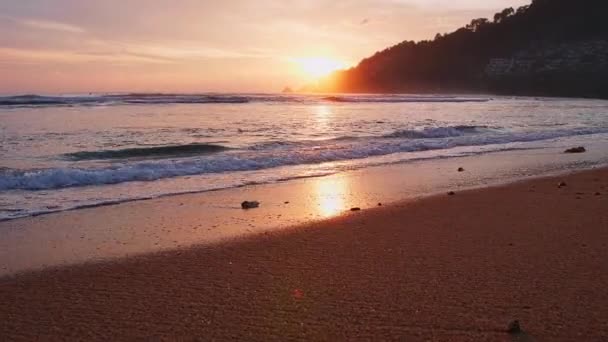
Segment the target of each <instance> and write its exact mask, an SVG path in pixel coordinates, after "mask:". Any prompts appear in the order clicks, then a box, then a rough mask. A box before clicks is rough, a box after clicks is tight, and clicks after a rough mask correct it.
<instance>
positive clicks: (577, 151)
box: [564, 146, 587, 153]
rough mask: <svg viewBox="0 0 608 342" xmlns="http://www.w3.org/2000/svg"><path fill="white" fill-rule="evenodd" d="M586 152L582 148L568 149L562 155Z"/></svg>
mask: <svg viewBox="0 0 608 342" xmlns="http://www.w3.org/2000/svg"><path fill="white" fill-rule="evenodd" d="M585 152H587V150H586V149H585V148H584V147H583V146H579V147H573V148H569V149H567V150H565V151H564V153H585Z"/></svg>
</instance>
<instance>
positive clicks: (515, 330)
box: [507, 320, 522, 334]
mask: <svg viewBox="0 0 608 342" xmlns="http://www.w3.org/2000/svg"><path fill="white" fill-rule="evenodd" d="M507 332H508V333H509V334H519V333H521V332H522V330H521V325H520V324H519V321H518V320H514V321H511V322H510V323H509V326H508V327H507Z"/></svg>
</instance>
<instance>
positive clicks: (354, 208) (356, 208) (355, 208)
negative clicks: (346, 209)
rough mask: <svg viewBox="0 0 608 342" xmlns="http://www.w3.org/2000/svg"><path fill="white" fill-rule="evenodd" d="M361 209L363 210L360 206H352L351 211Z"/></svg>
mask: <svg viewBox="0 0 608 342" xmlns="http://www.w3.org/2000/svg"><path fill="white" fill-rule="evenodd" d="M359 210H361V208H359V207H353V208H350V211H359Z"/></svg>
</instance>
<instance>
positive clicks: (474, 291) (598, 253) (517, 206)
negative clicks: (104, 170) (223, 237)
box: [0, 169, 608, 341]
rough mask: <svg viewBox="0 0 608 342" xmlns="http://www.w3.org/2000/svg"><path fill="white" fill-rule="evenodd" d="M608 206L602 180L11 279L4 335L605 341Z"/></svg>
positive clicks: (493, 192) (0, 311) (411, 205)
mask: <svg viewBox="0 0 608 342" xmlns="http://www.w3.org/2000/svg"><path fill="white" fill-rule="evenodd" d="M560 182H565V184H566V185H565V186H562V187H558V183H560ZM112 208H113V207H105V208H95V209H92V210H109V211H111V210H112ZM607 209H608V170H607V169H599V170H591V171H584V172H579V173H575V174H571V175H566V176H555V177H545V178H541V179H534V180H528V181H524V182H519V183H515V184H511V185H505V186H499V187H492V188H487V189H477V190H468V191H457V192H456V194H455V195H453V196H449V195H447V194H440V195H437V196H433V197H430V198H425V199H418V200H408V201H405V202H398V203H394V204H390V205H383V206H381V207H376V208H371V209H366V210H362V211H358V212H352V213H347V214H345V215H341V216H338V217H335V218H331V219H328V220H322V221H319V222H314V223H311V224H306V225H302V226H298V227H295V228H293V229H285V230H280V231H271V232H263V233H260V234H256V235H253V236H249V237H246V238H241V239H236V240H233V241H224V242H218V243H215V244H208V245H203V246H198V247H192V248H185V249H179V250H173V251H164V252H159V253H155V254H149V255H139V256H136V257H130V258H121V259H116V260H112V261H108V262H93V263H87V264H83V265H76V266H65V267H56V268H49V269H46V270H42V271H36V272H27V273H21V274H18V275H12V276H11V275H9V276H4V277H3V278H2V279H1V280H0V300H1V302H2V303H3V304H2V306H1V307H0V316H1V317H2V324H0V339H2V340H35V339H42V340H65V339H86V340H130V339H147V340H149V339H153V340H156V339H167V340H170V339H199V340H228V339H240V340H264V341H266V340H287V339H298V340H414V341H415V340H475V341H480V340H488V341H500V340H504V341H511V340H539V341H544V340H552V341H556V340H561V341H573V340H584V341H601V340H605V339H606V338H608V324H607V323H606V322H607V318H608V310H607V309H606V308H608V289H607V288H606V286H605V284H606V283H608V264H607V263H606V260H607V257H608V249H607V248H606V247H607V242H606V241H608V210H607ZM512 320H519V321H520V322H521V327H522V329H523V332H522V333H520V334H508V333H507V332H506V329H507V326H508V324H509V322H511V321H512Z"/></svg>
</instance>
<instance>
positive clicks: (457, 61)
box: [316, 0, 608, 98]
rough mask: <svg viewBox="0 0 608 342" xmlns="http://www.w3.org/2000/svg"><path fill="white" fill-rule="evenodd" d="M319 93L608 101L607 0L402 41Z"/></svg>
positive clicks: (511, 12)
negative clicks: (447, 94) (488, 94)
mask: <svg viewBox="0 0 608 342" xmlns="http://www.w3.org/2000/svg"><path fill="white" fill-rule="evenodd" d="M316 90H317V91H322V92H370V93H374V92H493V93H501V94H514V95H550V96H582V97H602V98H608V0H534V1H532V3H531V4H530V5H527V6H523V7H520V8H517V9H514V8H507V9H505V10H503V11H502V12H500V13H497V14H496V15H494V17H493V18H490V19H484V18H481V19H474V20H472V21H471V23H470V24H468V25H466V26H464V27H462V28H460V29H458V30H456V31H455V32H452V33H449V34H437V36H436V37H435V39H434V40H432V41H420V42H413V41H404V42H401V43H399V44H397V45H395V46H392V47H390V48H387V49H385V50H383V51H380V52H377V53H376V54H374V55H373V56H372V57H369V58H366V59H364V60H362V61H361V62H360V63H359V65H357V66H356V67H354V68H351V69H349V70H344V71H339V72H336V73H334V74H332V75H331V76H329V77H327V78H326V79H324V80H322V81H320V82H319V84H318V86H317V88H316Z"/></svg>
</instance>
